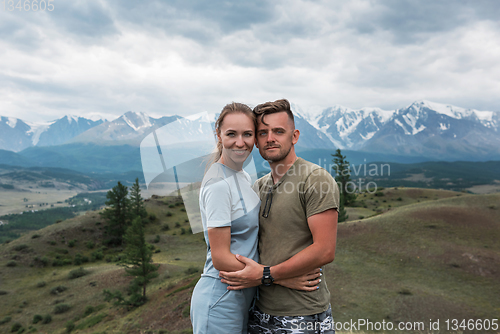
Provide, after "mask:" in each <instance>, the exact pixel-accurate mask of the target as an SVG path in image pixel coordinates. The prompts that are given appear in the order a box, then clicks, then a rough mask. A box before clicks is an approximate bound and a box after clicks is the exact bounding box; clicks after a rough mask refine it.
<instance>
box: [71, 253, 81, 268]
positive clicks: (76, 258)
mask: <svg viewBox="0 0 500 334" xmlns="http://www.w3.org/2000/svg"><path fill="white" fill-rule="evenodd" d="M73 263H74V264H75V265H76V266H79V265H81V264H82V254H80V253H77V254H75V261H73Z"/></svg>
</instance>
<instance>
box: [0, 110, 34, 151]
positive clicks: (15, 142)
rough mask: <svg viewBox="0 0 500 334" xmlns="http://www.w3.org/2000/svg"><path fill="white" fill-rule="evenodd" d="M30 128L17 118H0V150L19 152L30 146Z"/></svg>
mask: <svg viewBox="0 0 500 334" xmlns="http://www.w3.org/2000/svg"><path fill="white" fill-rule="evenodd" d="M30 130H31V127H30V126H29V125H28V124H26V123H25V122H23V121H22V120H20V119H18V118H13V117H3V116H1V117H0V149H2V150H7V151H14V152H19V151H21V150H24V149H25V148H27V147H30V146H32V141H31V137H30V136H29V135H28V132H29V131H30Z"/></svg>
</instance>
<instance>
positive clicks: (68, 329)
mask: <svg viewBox="0 0 500 334" xmlns="http://www.w3.org/2000/svg"><path fill="white" fill-rule="evenodd" d="M73 329H75V323H74V322H73V321H71V320H70V321H68V322H67V323H66V333H71V331H72V330H73Z"/></svg>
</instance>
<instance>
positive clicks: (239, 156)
mask: <svg viewBox="0 0 500 334" xmlns="http://www.w3.org/2000/svg"><path fill="white" fill-rule="evenodd" d="M215 128H216V133H217V139H218V143H217V153H216V157H215V159H214V161H215V163H214V164H212V166H210V168H209V169H208V171H207V172H206V174H205V176H204V178H203V181H202V184H201V189H200V211H201V217H202V223H203V229H204V234H205V240H206V243H207V260H206V262H205V267H204V270H203V274H202V275H201V278H200V280H199V281H198V283H197V284H196V287H195V288H194V291H193V295H192V298H191V322H192V324H193V333H196V334H198V333H207V334H211V333H220V334H225V333H228V334H229V333H231V334H236V333H246V332H247V320H248V310H249V308H250V305H251V303H252V301H253V298H254V295H255V293H256V288H249V289H243V290H227V286H228V285H227V284H224V283H221V281H220V277H219V271H220V270H224V271H236V270H240V269H243V268H244V264H243V263H241V262H240V261H238V260H237V259H236V257H235V254H241V255H243V256H245V257H248V258H251V259H253V260H254V261H258V260H259V254H258V250H257V245H258V229H259V217H258V213H259V207H260V200H259V197H258V195H257V194H256V193H255V192H254V191H253V190H252V188H251V186H252V185H251V181H250V177H249V175H248V174H247V173H246V172H245V171H244V170H243V163H244V162H245V160H246V159H247V157H248V156H249V155H250V153H251V152H252V149H253V145H254V142H255V128H256V119H255V116H254V114H253V112H252V110H251V109H250V108H249V107H248V106H246V105H244V104H241V103H234V102H233V103H231V104H228V105H226V106H225V107H224V108H223V109H222V112H221V114H220V115H219V118H218V119H217V121H216V123H215ZM318 276H319V271H317V272H316V271H315V272H314V274H313V273H311V274H309V275H304V276H302V277H298V278H293V279H288V280H284V281H280V282H275V284H281V285H284V286H287V287H289V288H295V289H300V290H309V291H310V290H312V289H314V288H316V287H314V286H313V287H311V286H310V284H309V283H308V282H307V281H308V280H309V281H310V283H313V284H314V285H315V284H317V283H318V280H317V279H316V278H318Z"/></svg>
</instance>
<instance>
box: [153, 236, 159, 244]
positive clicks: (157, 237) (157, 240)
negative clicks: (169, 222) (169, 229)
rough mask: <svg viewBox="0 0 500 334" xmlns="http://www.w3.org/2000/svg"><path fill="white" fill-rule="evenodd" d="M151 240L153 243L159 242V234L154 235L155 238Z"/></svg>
mask: <svg viewBox="0 0 500 334" xmlns="http://www.w3.org/2000/svg"><path fill="white" fill-rule="evenodd" d="M153 242H154V243H155V244H157V243H159V242H160V236H159V235H156V237H155V239H154V240H153Z"/></svg>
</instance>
